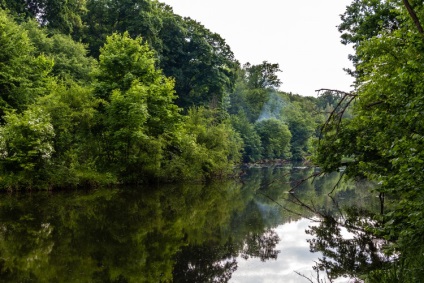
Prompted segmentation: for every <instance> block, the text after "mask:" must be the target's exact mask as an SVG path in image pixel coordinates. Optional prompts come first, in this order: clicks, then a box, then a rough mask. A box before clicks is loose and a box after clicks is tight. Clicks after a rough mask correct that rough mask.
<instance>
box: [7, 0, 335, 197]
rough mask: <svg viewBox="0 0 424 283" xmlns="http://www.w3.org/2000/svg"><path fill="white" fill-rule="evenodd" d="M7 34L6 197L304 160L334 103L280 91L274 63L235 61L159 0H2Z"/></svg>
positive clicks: (215, 39) (210, 175) (222, 173)
mask: <svg viewBox="0 0 424 283" xmlns="http://www.w3.org/2000/svg"><path fill="white" fill-rule="evenodd" d="M33 2H34V3H36V5H32V3H33ZM30 4H31V5H30ZM0 31H1V33H0V46H1V49H2V51H1V54H0V61H1V63H0V190H1V189H3V190H9V191H10V190H37V189H49V190H54V189H66V188H75V187H82V186H86V187H96V186H104V185H111V184H149V183H162V182H163V183H168V182H187V181H190V182H205V181H209V180H217V179H222V178H226V177H229V176H230V175H231V174H233V168H234V167H235V166H240V165H241V164H243V163H257V164H259V163H261V162H263V161H261V160H274V159H275V160H302V159H304V157H305V156H309V155H310V154H311V153H312V152H313V151H314V147H315V145H314V144H315V141H316V140H317V138H318V135H319V125H320V124H321V123H322V122H323V121H325V119H326V117H327V116H328V114H326V113H328V112H329V111H331V110H332V109H334V107H335V106H336V105H337V103H338V99H339V98H338V97H337V95H333V94H331V93H325V94H323V95H320V96H319V97H317V98H315V97H302V96H300V95H297V94H292V93H286V92H284V91H281V90H279V87H280V86H281V84H282V82H281V81H280V80H279V78H278V76H277V74H278V73H279V72H281V70H280V67H279V65H278V64H274V63H270V62H267V61H264V62H262V63H261V64H258V65H252V64H250V63H245V64H240V62H238V61H237V59H236V58H235V57H234V54H233V52H232V51H231V48H230V46H228V45H227V44H226V42H225V40H224V39H223V38H222V37H221V36H220V35H219V34H216V33H214V32H212V31H210V30H208V29H207V28H206V27H204V26H203V25H202V24H201V23H199V22H196V21H194V20H192V19H190V18H182V17H181V16H179V15H176V14H174V13H173V11H172V8H171V7H169V6H168V5H165V4H163V3H160V2H157V1H155V0H132V1H122V0H101V1H97V0H96V1H94V0H87V1H79V0H73V1H69V2H66V4H63V3H62V1H58V0H43V1H41V0H40V1H31V3H29V1H27V0H19V1H15V0H13V1H9V0H5V1H1V2H0ZM266 163H268V162H266Z"/></svg>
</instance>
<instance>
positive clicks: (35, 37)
mask: <svg viewBox="0 0 424 283" xmlns="http://www.w3.org/2000/svg"><path fill="white" fill-rule="evenodd" d="M22 26H23V27H24V28H25V29H26V30H27V31H28V36H29V38H30V40H31V42H32V44H33V45H34V47H35V48H36V49H35V51H34V52H35V54H36V55H38V56H40V55H45V56H47V57H48V58H49V59H53V62H54V65H53V68H52V70H51V72H50V75H52V76H55V77H57V78H59V79H61V80H73V81H79V82H81V83H90V82H91V79H92V77H91V75H90V73H91V72H92V69H93V67H94V66H95V60H94V59H93V58H91V57H88V56H87V48H86V46H85V45H83V44H82V43H79V42H75V41H74V40H73V39H72V38H71V37H70V36H69V35H65V34H61V33H55V34H53V35H49V33H48V30H47V29H46V28H40V27H39V25H38V24H37V22H36V21H35V20H30V21H28V22H26V23H24V24H22Z"/></svg>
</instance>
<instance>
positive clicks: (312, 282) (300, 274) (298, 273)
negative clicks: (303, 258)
mask: <svg viewBox="0 0 424 283" xmlns="http://www.w3.org/2000/svg"><path fill="white" fill-rule="evenodd" d="M295 273H296V274H297V275H299V276H301V277H303V278H305V279H306V280H308V281H309V282H311V283H314V281H312V280H311V279H310V278H308V277H306V276H305V275H303V274H302V273H300V272H297V271H295Z"/></svg>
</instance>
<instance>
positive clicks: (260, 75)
mask: <svg viewBox="0 0 424 283" xmlns="http://www.w3.org/2000/svg"><path fill="white" fill-rule="evenodd" d="M243 69H244V70H245V71H246V80H247V85H248V87H250V88H252V89H256V88H263V89H266V88H278V87H279V86H280V85H281V81H280V79H279V78H278V76H277V73H278V72H281V70H280V67H279V65H278V63H277V64H271V63H268V62H267V61H263V62H262V64H259V65H251V64H250V63H246V64H245V65H244V66H243Z"/></svg>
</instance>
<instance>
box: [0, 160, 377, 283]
mask: <svg viewBox="0 0 424 283" xmlns="http://www.w3.org/2000/svg"><path fill="white" fill-rule="evenodd" d="M246 173H247V174H246V175H245V176H243V182H239V181H230V182H224V183H222V182H221V183H214V184H209V185H200V184H199V185H193V184H191V185H174V186H169V185H168V186H163V187H159V188H157V187H139V188H120V189H110V188H109V189H99V190H94V191H82V190H79V191H73V192H40V193H13V194H2V195H0V282H196V283H197V282H200V283H202V282H255V283H257V282H308V280H306V279H305V278H302V277H301V276H300V275H298V274H297V273H296V272H295V271H297V272H299V273H301V274H304V275H306V276H310V275H311V274H313V270H312V266H313V265H314V261H316V260H317V259H318V258H319V256H320V255H321V254H320V252H319V251H318V252H316V253H311V252H310V251H309V250H310V244H309V243H308V242H307V241H306V240H307V239H310V238H311V237H313V233H309V234H307V233H305V230H308V229H310V228H308V227H309V226H310V227H316V226H317V225H318V224H317V223H318V222H317V223H316V222H314V220H317V219H319V217H320V214H321V213H327V212H331V213H337V212H338V211H340V209H341V207H347V206H349V207H350V206H353V207H356V208H358V207H359V208H360V207H366V208H370V207H377V206H378V203H377V201H376V198H375V197H374V196H372V195H370V194H369V191H370V187H369V185H366V184H365V185H364V184H362V185H359V184H344V183H343V184H341V185H340V186H339V187H338V188H337V189H336V190H335V191H334V192H333V193H332V196H333V198H329V197H328V196H327V194H328V192H329V191H331V190H332V189H333V187H334V186H335V184H336V183H337V182H338V179H339V175H338V174H333V175H330V176H328V177H325V178H317V179H316V180H315V181H314V182H313V183H311V182H303V183H300V184H299V182H298V181H299V180H301V179H303V178H306V177H307V176H309V175H311V174H313V173H314V171H313V169H307V168H306V169H305V168H294V167H288V168H264V169H250V170H248V171H247V172H246ZM290 190H292V192H293V193H289V191H290ZM335 203H337V204H338V205H335ZM311 225H312V226H311ZM340 282H346V280H345V281H340Z"/></svg>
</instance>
